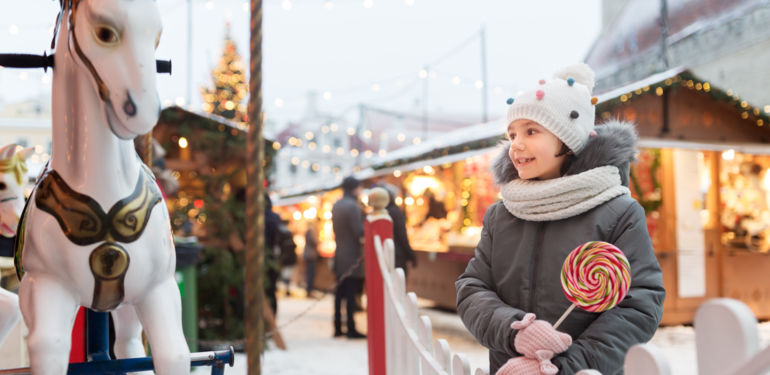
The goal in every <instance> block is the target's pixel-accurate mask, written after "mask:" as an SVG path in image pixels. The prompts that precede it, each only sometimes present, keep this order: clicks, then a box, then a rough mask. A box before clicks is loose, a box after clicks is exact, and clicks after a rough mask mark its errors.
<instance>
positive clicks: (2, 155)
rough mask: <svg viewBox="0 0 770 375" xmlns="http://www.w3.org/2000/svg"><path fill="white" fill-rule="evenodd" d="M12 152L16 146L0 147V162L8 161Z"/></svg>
mask: <svg viewBox="0 0 770 375" xmlns="http://www.w3.org/2000/svg"><path fill="white" fill-rule="evenodd" d="M14 152H16V144H14V143H11V144H8V145H5V146H3V147H0V160H5V159H10V158H11V157H12V156H13V153H14Z"/></svg>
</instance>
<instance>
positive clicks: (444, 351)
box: [374, 236, 488, 375]
mask: <svg viewBox="0 0 770 375" xmlns="http://www.w3.org/2000/svg"><path fill="white" fill-rule="evenodd" d="M374 247H375V252H376V253H377V261H378V263H379V264H380V270H381V272H382V279H383V280H382V281H383V289H384V298H385V341H386V344H385V345H386V361H387V373H388V375H391V374H392V375H471V374H473V375H488V373H487V371H486V370H483V369H476V371H475V372H471V365H470V362H469V361H468V358H467V357H466V356H465V355H464V354H462V353H454V354H453V353H452V351H451V349H450V348H449V343H448V342H447V341H446V340H444V339H438V340H435V341H434V340H433V327H432V325H431V321H430V318H428V317H427V316H424V315H423V316H419V314H418V310H417V295H416V294H414V293H413V292H409V293H407V292H406V278H405V276H404V270H402V269H401V268H395V257H394V250H393V240H391V239H386V240H385V242H384V243H382V241H381V240H380V236H375V237H374Z"/></svg>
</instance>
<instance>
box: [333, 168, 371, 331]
mask: <svg viewBox="0 0 770 375" xmlns="http://www.w3.org/2000/svg"><path fill="white" fill-rule="evenodd" d="M342 190H343V196H342V198H340V200H338V201H337V202H336V203H335V204H334V206H333V207H332V227H333V229H334V241H335V242H336V244H337V248H336V250H335V252H334V275H335V276H336V277H337V290H336V291H335V293H334V337H339V336H342V335H345V334H346V335H347V337H348V338H362V337H366V336H364V335H363V334H361V333H359V332H358V330H356V322H355V320H354V319H353V313H354V311H355V308H356V293H357V292H358V291H359V290H361V289H362V288H363V284H364V261H363V237H364V216H363V215H364V212H363V210H362V209H361V206H360V205H359V203H358V195H359V194H360V193H361V183H360V182H359V181H358V180H356V179H355V178H354V177H346V178H345V179H344V180H343V181H342ZM343 298H344V299H345V306H346V310H347V316H346V320H347V333H344V332H343V331H342V314H341V311H340V310H341V308H342V299H343Z"/></svg>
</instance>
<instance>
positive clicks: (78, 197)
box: [16, 0, 190, 375]
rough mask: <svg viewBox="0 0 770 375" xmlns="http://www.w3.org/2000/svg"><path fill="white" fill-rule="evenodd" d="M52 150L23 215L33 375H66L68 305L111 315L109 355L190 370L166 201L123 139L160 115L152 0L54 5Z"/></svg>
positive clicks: (21, 249)
mask: <svg viewBox="0 0 770 375" xmlns="http://www.w3.org/2000/svg"><path fill="white" fill-rule="evenodd" d="M60 4H61V12H60V13H59V16H58V19H57V27H56V31H55V32H56V35H55V36H54V41H55V42H56V43H55V52H54V57H55V64H54V69H53V89H52V91H53V97H52V108H53V111H52V112H53V116H52V121H53V123H52V125H53V126H52V128H53V149H52V155H51V159H50V162H49V165H48V167H47V168H46V170H45V171H44V172H43V174H42V175H41V177H40V179H39V180H38V182H37V184H36V185H35V188H34V189H33V191H32V194H31V196H30V198H29V200H28V203H27V207H26V208H25V209H24V213H23V215H22V218H21V223H20V227H19V235H18V237H17V238H18V239H17V243H16V267H17V273H19V275H20V279H21V284H20V287H19V302H20V305H21V312H22V315H23V317H24V321H25V323H26V324H27V327H28V328H29V336H28V344H27V345H28V349H29V357H30V367H31V372H32V373H33V374H40V375H49V374H65V373H66V372H67V366H68V363H67V362H68V357H69V352H70V331H71V329H72V324H73V321H74V319H75V314H76V311H77V309H78V306H85V307H88V308H90V309H92V310H95V311H104V312H106V311H109V312H111V314H112V317H113V321H114V325H115V346H114V352H115V354H116V355H117V357H119V358H133V357H143V356H144V355H145V353H144V349H143V346H142V343H141V339H140V337H141V330H142V327H144V331H145V333H146V335H147V338H148V340H149V342H150V346H151V347H152V354H153V359H152V361H153V364H154V366H155V371H156V373H158V374H161V375H178V374H189V373H190V353H189V349H188V347H187V343H186V342H185V338H184V335H183V333H182V317H181V300H180V294H179V289H178V287H177V284H176V281H175V279H174V269H175V265H176V258H175V252H174V245H173V242H172V237H171V226H170V222H169V215H168V211H167V209H166V205H165V202H164V201H163V197H162V196H161V193H160V190H159V189H158V186H157V184H156V183H155V181H154V177H153V175H152V172H150V171H149V169H148V168H146V167H145V165H144V164H143V163H142V161H141V160H140V159H139V157H138V155H137V154H136V151H135V150H134V144H133V141H132V140H133V139H134V138H135V137H137V136H138V135H141V134H145V133H148V132H149V131H151V130H152V128H153V126H154V125H155V123H156V122H157V120H158V117H159V114H160V103H159V98H158V93H157V91H156V81H155V74H156V61H155V57H154V54H155V49H156V48H157V45H158V41H159V38H160V33H161V20H160V14H159V11H158V8H157V5H156V2H155V1H154V0H132V1H128V0H61V1H60Z"/></svg>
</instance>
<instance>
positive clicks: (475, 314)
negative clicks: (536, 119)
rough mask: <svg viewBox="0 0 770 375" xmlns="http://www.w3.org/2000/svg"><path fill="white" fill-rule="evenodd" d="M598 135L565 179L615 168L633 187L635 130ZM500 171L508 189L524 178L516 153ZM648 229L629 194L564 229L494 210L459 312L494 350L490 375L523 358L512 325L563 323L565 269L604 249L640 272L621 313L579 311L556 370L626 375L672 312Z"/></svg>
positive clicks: (611, 127) (618, 126)
mask: <svg viewBox="0 0 770 375" xmlns="http://www.w3.org/2000/svg"><path fill="white" fill-rule="evenodd" d="M596 130H597V133H598V135H597V136H596V137H592V138H591V139H590V140H589V144H588V146H587V147H586V148H585V149H584V151H583V152H582V153H581V154H580V155H579V156H578V157H576V158H575V159H574V160H573V162H572V164H570V166H569V168H568V170H567V172H566V173H565V174H566V175H572V174H577V173H580V172H583V171H586V170H589V169H592V168H595V167H598V166H604V165H615V166H617V167H619V168H620V170H621V176H622V177H621V179H622V180H623V184H625V185H627V184H628V163H629V162H630V161H632V160H633V156H634V152H635V151H634V147H635V141H636V134H635V132H634V130H633V126H632V125H629V124H623V123H617V122H615V123H610V124H606V125H602V126H598V127H597V129H596ZM493 172H494V174H495V179H496V183H498V184H500V185H502V184H504V183H506V182H508V181H511V180H512V179H514V178H518V176H517V175H516V170H515V168H514V167H513V165H512V163H511V161H510V159H509V157H508V155H507V145H506V148H505V150H504V151H503V153H501V155H500V156H499V157H498V158H497V159H496V160H495V162H494V164H493ZM645 223H646V220H645V215H644V210H643V209H642V207H641V206H640V205H639V204H638V203H637V202H636V201H635V200H634V199H633V198H631V197H630V196H628V195H621V196H618V197H616V198H614V199H611V200H610V201H608V202H605V203H603V204H601V205H599V206H597V207H595V208H593V209H591V210H589V211H587V212H584V213H582V214H579V215H577V216H573V217H570V218H567V219H563V220H557V221H543V222H534V221H525V220H522V219H519V218H517V217H514V216H513V215H512V214H511V213H509V212H508V210H506V208H505V206H503V204H502V202H497V203H495V204H493V205H492V206H490V207H489V209H488V210H487V212H486V214H485V216H484V222H483V225H484V228H483V230H482V234H481V240H480V242H479V244H478V246H477V247H476V252H475V256H474V258H473V259H471V260H470V262H469V263H468V266H467V268H466V269H465V272H464V273H463V274H462V275H460V277H459V278H458V279H457V281H456V282H455V286H456V287H457V311H458V313H459V315H460V317H461V318H462V320H463V323H465V326H466V327H467V328H468V330H470V332H471V333H472V334H473V335H474V336H475V337H476V339H477V340H478V341H479V342H480V343H481V344H482V345H484V346H486V347H487V348H489V362H490V374H494V373H495V372H496V371H497V369H498V368H499V367H500V366H502V365H503V364H504V363H505V362H506V361H507V360H508V359H509V358H511V357H514V356H519V355H520V354H518V353H516V352H515V351H514V349H513V348H512V343H513V335H515V331H514V330H512V329H511V327H510V325H511V323H512V322H514V321H516V320H520V319H521V318H522V317H523V316H524V314H525V313H527V312H532V313H534V314H535V315H537V319H542V320H545V321H548V322H550V323H554V322H555V321H556V320H557V319H558V318H559V316H561V314H562V313H563V312H564V311H565V310H566V309H567V308H568V307H569V306H570V305H571V303H570V302H569V301H568V300H567V298H566V297H565V296H564V292H563V291H562V288H561V283H560V278H559V276H560V272H561V267H562V263H563V262H564V259H565V258H566V257H567V255H568V254H569V252H570V251H572V249H574V248H575V247H577V246H578V245H581V244H583V243H585V242H588V241H596V240H600V241H606V242H609V243H612V244H614V245H616V246H617V247H618V248H620V249H621V250H622V251H623V252H624V253H625V255H626V257H627V258H628V260H629V262H630V264H631V279H632V280H631V288H630V290H629V292H628V295H627V296H626V298H625V299H624V300H623V301H622V302H621V303H620V304H619V305H618V306H617V307H615V308H613V309H611V310H608V311H606V312H603V313H590V312H586V311H583V310H581V309H580V308H576V309H575V310H573V311H572V313H570V315H569V316H568V317H567V318H566V320H565V321H564V322H563V323H562V324H561V325H560V326H559V328H558V330H559V331H562V332H566V333H568V334H570V335H571V336H572V339H573V344H572V346H571V347H570V348H569V349H568V350H567V351H566V352H564V353H562V354H560V355H558V356H556V357H554V359H553V360H552V362H553V363H554V364H555V365H556V366H558V367H559V369H560V372H559V373H560V374H573V373H575V372H577V371H579V370H581V369H589V368H591V369H596V370H599V371H600V372H602V373H603V374H605V375H612V374H619V373H622V364H623V359H624V357H625V353H626V352H627V351H628V349H629V348H630V347H631V346H632V345H634V344H637V343H643V342H646V341H648V340H649V339H650V338H651V337H652V335H653V333H654V332H655V330H656V328H657V326H658V323H659V322H660V318H661V315H662V313H663V300H664V298H665V290H664V289H663V279H662V274H661V270H660V266H659V264H658V261H657V259H656V258H655V255H654V253H653V249H652V244H651V242H650V237H649V234H648V233H647V227H646V224H645Z"/></svg>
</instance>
